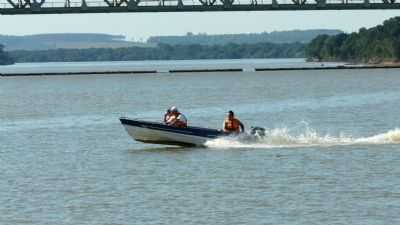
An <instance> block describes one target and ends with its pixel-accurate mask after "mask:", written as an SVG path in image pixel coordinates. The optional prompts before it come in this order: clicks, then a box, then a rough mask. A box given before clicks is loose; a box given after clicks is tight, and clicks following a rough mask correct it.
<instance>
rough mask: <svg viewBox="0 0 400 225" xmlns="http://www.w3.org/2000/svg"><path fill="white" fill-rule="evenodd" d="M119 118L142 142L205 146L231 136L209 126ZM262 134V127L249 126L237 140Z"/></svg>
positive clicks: (135, 138) (256, 137)
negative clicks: (183, 125) (178, 125)
mask: <svg viewBox="0 0 400 225" xmlns="http://www.w3.org/2000/svg"><path fill="white" fill-rule="evenodd" d="M119 120H120V121H121V124H122V125H123V126H124V128H125V130H126V131H127V132H128V134H129V135H130V136H131V137H132V138H133V139H134V140H136V141H139V142H143V143H151V144H163V145H178V146H205V143H206V142H207V141H210V140H213V139H217V138H221V137H227V136H232V135H230V134H227V133H224V132H223V131H222V130H216V129H210V128H202V127H193V126H188V127H185V128H179V127H172V126H168V125H166V124H163V123H158V122H149V121H143V120H137V119H129V118H126V117H121V118H120V119H119ZM233 136H235V135H233ZM236 136H237V135H236ZM264 136H265V129H264V128H262V127H251V128H250V131H249V132H248V133H241V134H240V135H239V137H240V138H239V140H241V141H254V140H256V139H259V138H262V137H264Z"/></svg>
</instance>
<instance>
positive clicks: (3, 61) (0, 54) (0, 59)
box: [0, 44, 14, 65]
mask: <svg viewBox="0 0 400 225" xmlns="http://www.w3.org/2000/svg"><path fill="white" fill-rule="evenodd" d="M3 48H4V46H3V45H1V44H0V65H10V64H13V63H14V60H13V59H12V58H11V57H10V56H9V55H8V53H7V52H5V51H3Z"/></svg>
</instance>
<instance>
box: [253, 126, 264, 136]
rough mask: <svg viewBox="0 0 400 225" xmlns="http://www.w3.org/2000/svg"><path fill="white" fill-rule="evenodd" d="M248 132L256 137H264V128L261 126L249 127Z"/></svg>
mask: <svg viewBox="0 0 400 225" xmlns="http://www.w3.org/2000/svg"><path fill="white" fill-rule="evenodd" d="M250 134H251V135H254V136H257V137H264V136H265V129H264V128H262V127H251V128H250Z"/></svg>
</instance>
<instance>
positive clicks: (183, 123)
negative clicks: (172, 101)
mask: <svg viewBox="0 0 400 225" xmlns="http://www.w3.org/2000/svg"><path fill="white" fill-rule="evenodd" d="M170 110H171V116H170V117H169V118H168V119H167V122H166V124H167V125H169V126H173V127H181V128H184V127H187V119H186V116H185V115H183V114H182V113H180V112H179V110H178V108H176V107H175V106H172V107H171V109H170Z"/></svg>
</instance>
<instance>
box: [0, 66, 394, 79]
mask: <svg viewBox="0 0 400 225" xmlns="http://www.w3.org/2000/svg"><path fill="white" fill-rule="evenodd" d="M343 69H344V70H352V69H400V63H393V64H365V65H356V64H354V65H353V64H352V65H339V66H318V67H281V68H276V67H271V68H270V67H265V68H263V67H260V68H251V69H249V68H223V69H171V70H159V71H158V70H122V71H119V70H113V71H90V72H87V71H85V72H37V73H0V77H16V76H63V75H92V74H93V75H96V74H105V75H109V74H158V73H160V74H163V73H164V74H165V73H207V72H262V71H293V70H343Z"/></svg>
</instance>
